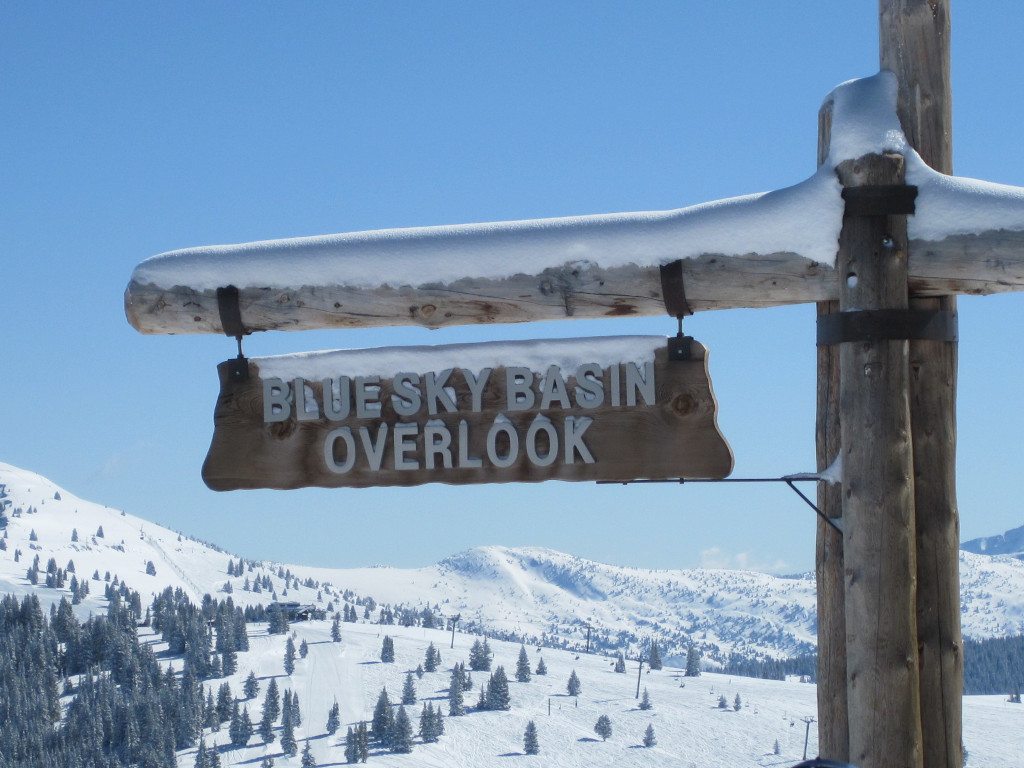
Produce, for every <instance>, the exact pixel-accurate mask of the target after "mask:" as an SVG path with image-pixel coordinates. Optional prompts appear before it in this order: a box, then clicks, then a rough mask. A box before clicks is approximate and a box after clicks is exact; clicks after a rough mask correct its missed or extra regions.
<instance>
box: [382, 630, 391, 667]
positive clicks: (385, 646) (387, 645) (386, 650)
mask: <svg viewBox="0 0 1024 768" xmlns="http://www.w3.org/2000/svg"><path fill="white" fill-rule="evenodd" d="M380 660H381V661H382V662H384V663H385V664H390V663H392V662H393V661H394V660H395V641H394V640H392V639H391V638H390V637H389V636H388V635H384V640H383V641H382V642H381V645H380Z"/></svg>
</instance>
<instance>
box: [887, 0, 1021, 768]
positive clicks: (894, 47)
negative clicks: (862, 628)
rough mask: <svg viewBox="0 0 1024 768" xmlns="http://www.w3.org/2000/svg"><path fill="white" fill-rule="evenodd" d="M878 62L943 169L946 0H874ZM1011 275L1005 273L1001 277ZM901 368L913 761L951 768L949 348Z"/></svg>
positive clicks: (953, 354) (957, 739)
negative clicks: (916, 753)
mask: <svg viewBox="0 0 1024 768" xmlns="http://www.w3.org/2000/svg"><path fill="white" fill-rule="evenodd" d="M879 62H880V65H881V67H882V68H884V69H889V70H891V71H892V72H894V73H895V74H896V77H897V80H898V82H899V89H898V92H897V114H898V115H899V119H900V125H901V127H902V128H903V132H904V134H905V135H906V136H907V138H908V140H909V142H910V145H911V146H912V147H913V148H914V149H915V150H917V152H918V154H920V155H921V157H922V158H923V159H924V161H925V162H926V163H928V165H929V166H931V167H932V168H934V169H935V170H937V171H940V172H941V173H946V174H951V173H953V142H952V134H953V116H952V112H953V110H952V105H953V102H952V95H951V86H950V79H951V78H950V70H951V66H950V3H949V0H883V2H881V3H880V4H879ZM950 240H951V241H952V240H954V238H950ZM941 246H942V247H951V246H952V247H955V248H958V249H963V250H965V251H968V252H970V253H972V255H973V259H971V261H973V262H975V263H979V264H985V266H984V268H983V269H984V270H985V271H988V270H990V269H992V268H995V269H996V270H998V269H1000V268H1002V267H1003V264H1002V263H1001V261H1000V258H999V257H998V256H997V255H994V254H996V253H997V252H999V251H1001V250H1004V249H1007V250H1008V249H1014V248H1015V249H1016V250H1018V251H1024V243H1022V242H1021V237H1020V234H1019V233H1010V232H1004V233H992V236H990V237H989V238H985V239H984V241H982V240H979V239H977V238H973V237H971V236H960V237H957V238H955V242H949V243H943V244H941ZM910 249H911V254H912V255H913V254H915V253H919V254H920V255H921V256H922V257H924V261H925V263H928V264H937V263H940V262H941V261H944V260H945V259H944V258H943V257H942V256H941V255H940V254H939V253H937V249H932V248H929V247H928V246H927V245H925V244H919V243H913V242H912V243H911V244H910ZM946 262H947V264H949V261H948V260H946ZM944 271H946V274H947V275H951V273H950V271H948V270H944ZM973 274H974V273H973V272H971V271H964V272H963V273H961V274H959V275H958V276H957V279H955V280H950V281H949V282H948V284H947V286H946V288H947V290H946V291H945V293H947V294H950V295H945V296H941V295H940V296H938V297H937V298H914V299H912V300H911V304H912V306H914V308H916V309H937V310H944V311H952V312H955V311H956V308H957V299H956V296H955V294H961V293H971V288H972V277H973ZM1018 278H1019V276H1018V277H1014V276H1013V275H1012V274H1008V275H1007V280H1008V281H1009V282H1013V281H1015V280H1017V279H1018ZM915 288H916V286H915V280H911V281H910V291H911V296H914V295H915ZM929 295H935V294H929ZM910 373H911V377H910V387H911V389H910V408H911V430H912V439H913V445H914V488H915V499H914V509H915V528H916V536H917V568H918V570H917V631H918V653H919V658H918V663H919V669H920V685H921V729H922V735H923V750H924V754H923V760H924V765H925V766H927V767H928V768H960V766H961V765H963V750H962V744H963V741H962V739H963V737H962V730H963V726H962V719H963V714H962V707H963V657H962V654H961V648H962V645H963V641H962V636H961V628H960V607H959V595H960V576H959V541H960V535H959V534H960V520H959V510H958V508H957V501H956V380H957V346H956V344H955V343H950V342H934V341H913V342H911V343H910Z"/></svg>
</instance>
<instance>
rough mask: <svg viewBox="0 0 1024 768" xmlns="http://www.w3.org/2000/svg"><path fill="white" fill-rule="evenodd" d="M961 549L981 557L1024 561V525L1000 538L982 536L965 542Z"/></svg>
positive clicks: (1003, 534) (1001, 535)
mask: <svg viewBox="0 0 1024 768" xmlns="http://www.w3.org/2000/svg"><path fill="white" fill-rule="evenodd" d="M960 549H963V550H965V551H967V552H974V553H976V554H979V555H1010V556H1011V557H1015V558H1017V559H1018V560H1024V525H1022V526H1021V527H1020V528H1013V529H1012V530H1009V531H1007V532H1006V533H1001V534H999V535H998V536H982V537H981V538H978V539H971V540H970V541H965V542H964V543H963V544H961V545H960Z"/></svg>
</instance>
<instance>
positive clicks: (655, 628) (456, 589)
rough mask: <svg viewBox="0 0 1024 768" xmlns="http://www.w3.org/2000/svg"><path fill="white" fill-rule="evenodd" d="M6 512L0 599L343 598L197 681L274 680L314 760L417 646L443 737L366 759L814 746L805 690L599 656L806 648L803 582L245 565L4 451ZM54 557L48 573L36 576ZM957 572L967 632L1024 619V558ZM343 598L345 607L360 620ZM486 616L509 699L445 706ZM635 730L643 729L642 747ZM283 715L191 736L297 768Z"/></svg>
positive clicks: (808, 605)
mask: <svg viewBox="0 0 1024 768" xmlns="http://www.w3.org/2000/svg"><path fill="white" fill-rule="evenodd" d="M0 512H2V514H3V516H4V517H5V518H6V522H7V524H6V527H5V529H4V532H3V534H2V536H3V538H2V539H0V542H2V547H0V594H6V593H15V594H17V595H19V596H24V595H27V594H34V595H36V596H38V597H39V599H40V600H41V601H42V602H43V604H44V606H48V605H49V604H52V603H54V602H56V601H59V600H60V598H61V597H62V596H65V597H66V596H69V595H70V581H71V576H74V577H75V579H76V581H77V580H82V581H85V582H86V583H88V584H89V585H90V586H89V594H88V595H87V596H84V597H82V599H81V602H80V604H79V605H78V606H77V608H76V612H77V614H78V615H79V617H81V618H85V617H86V616H88V615H89V613H99V612H104V611H105V610H106V604H107V603H106V600H104V599H103V590H104V587H105V586H106V585H107V584H108V583H112V582H113V581H114V580H115V579H116V580H119V581H122V582H124V583H126V584H127V585H128V586H129V587H130V588H131V589H133V590H137V591H139V592H141V593H142V599H143V605H147V604H148V603H149V602H150V600H151V598H152V596H154V595H156V594H158V593H160V592H161V591H163V589H164V588H165V587H167V586H170V587H172V588H175V589H177V588H180V589H181V590H182V591H183V592H184V593H185V594H186V595H187V596H188V597H189V598H190V599H191V600H192V601H193V602H194V603H196V604H199V603H200V602H202V598H203V595H204V594H207V593H209V594H211V595H213V596H214V597H216V598H218V599H225V598H227V597H229V596H230V597H231V598H232V599H233V600H234V601H235V603H236V604H237V605H248V604H253V605H256V604H263V605H266V604H268V603H270V602H271V601H272V600H273V599H274V598H275V595H276V597H277V599H278V600H281V601H295V602H300V603H308V604H313V605H317V606H320V607H323V608H325V609H327V608H330V609H331V610H338V611H340V610H341V609H342V608H345V610H346V613H347V614H349V615H351V616H352V620H349V621H346V622H344V623H341V624H340V628H341V641H340V642H333V641H332V632H331V622H330V621H329V620H328V621H311V622H296V623H293V624H292V625H291V628H290V629H291V634H290V635H284V634H278V635H270V634H268V632H267V625H266V624H250V625H249V629H248V634H249V644H250V648H249V650H248V651H245V652H241V653H239V654H238V657H237V664H238V666H237V669H236V671H235V672H234V673H233V674H232V675H230V676H229V677H228V678H226V679H225V678H215V679H212V680H208V681H206V682H205V683H204V685H205V687H206V688H207V690H208V691H209V693H210V694H211V695H217V694H218V692H219V689H220V688H221V687H222V686H223V685H224V683H225V682H226V683H227V684H228V685H229V686H230V689H231V694H232V696H233V697H234V698H235V699H237V700H238V701H239V704H240V706H241V707H242V708H243V709H246V710H248V713H249V715H250V717H251V719H252V720H253V721H257V720H259V718H260V714H261V708H262V702H263V697H264V694H265V691H266V689H267V686H269V684H270V681H271V680H274V681H275V682H276V684H277V686H278V687H279V688H280V690H281V691H282V692H283V691H284V690H285V689H287V690H289V691H291V692H293V693H295V694H297V695H298V696H299V700H300V702H301V713H302V723H301V725H299V726H298V727H297V729H296V734H295V735H296V738H297V740H298V748H299V750H300V751H301V750H302V749H303V748H304V747H305V746H306V744H307V743H308V745H309V750H310V753H311V755H312V756H313V757H314V759H315V761H316V763H317V764H318V765H321V766H324V765H340V764H344V763H345V754H344V750H345V733H346V731H347V729H348V727H349V726H352V725H354V724H356V723H358V722H360V721H365V720H370V719H371V717H372V715H373V710H374V706H375V704H376V702H377V699H378V696H379V694H380V691H381V689H382V688H385V687H386V688H387V690H388V692H389V696H390V698H391V700H392V701H393V702H397V701H399V700H400V698H401V695H402V691H403V687H404V686H405V682H406V679H407V677H408V674H409V672H411V671H413V670H415V669H416V667H417V666H419V665H421V664H423V663H424V661H425V655H426V650H427V648H428V646H429V644H431V643H433V644H434V645H435V647H436V648H437V649H439V650H440V652H441V656H442V662H441V665H440V667H439V669H438V671H436V672H427V673H425V674H424V675H423V677H422V678H418V677H416V676H415V675H413V676H412V680H413V681H414V682H413V685H414V687H415V692H416V698H417V701H416V703H415V704H411V705H410V706H409V707H408V714H409V716H410V719H411V720H412V723H413V730H414V731H415V730H416V729H417V726H418V723H419V717H420V713H421V711H422V707H423V705H424V703H425V702H430V703H432V704H433V705H434V706H436V707H438V708H439V709H440V710H441V711H442V712H443V713H444V715H445V718H444V726H445V731H444V735H442V736H441V738H440V740H439V741H438V742H437V743H431V744H426V743H422V742H421V740H420V739H418V738H417V739H415V740H414V742H415V743H414V746H413V751H412V752H411V753H410V754H394V753H391V752H389V751H387V750H386V749H384V748H383V747H380V746H371V759H372V760H373V762H374V763H375V764H380V765H394V766H425V767H430V768H437V767H438V766H474V768H476V767H478V766H479V767H481V768H486V767H487V766H507V765H508V758H509V757H513V756H519V757H521V758H523V759H529V760H533V761H534V762H536V764H538V765H545V766H554V768H561V767H562V766H578V765H587V766H597V767H598V768H600V767H601V766H609V767H610V766H616V767H618V766H641V765H643V766H651V765H681V766H688V767H689V766H692V767H693V768H697V767H698V766H699V767H700V768H716V767H717V766H722V767H723V768H724V767H725V766H734V765H755V766H778V767H780V768H781V767H782V766H789V765H792V764H794V763H796V762H798V761H799V760H800V758H801V757H802V755H803V749H804V739H805V736H807V737H808V738H809V746H808V754H809V755H812V754H814V753H815V751H816V743H817V742H816V739H817V736H816V732H815V726H814V725H811V727H810V729H807V727H806V724H805V720H804V718H811V717H814V716H815V712H816V694H815V687H814V686H813V685H810V684H802V683H796V682H775V681H766V680H756V679H750V678H742V677H737V676H727V675H718V674H713V673H710V672H708V671H705V672H704V674H702V675H701V676H700V677H697V678H685V677H683V676H682V673H681V670H680V669H678V668H673V667H671V666H669V665H666V667H665V668H664V669H663V670H660V671H648V670H646V669H645V670H644V672H643V674H642V675H640V677H639V681H640V686H641V691H643V690H644V689H646V690H647V691H648V694H649V696H650V699H651V701H652V702H653V707H652V708H651V709H649V710H643V709H640V708H639V706H638V700H637V698H636V696H637V681H638V676H637V665H636V662H635V661H630V662H629V663H628V664H627V668H626V672H625V674H618V673H616V672H615V671H614V669H613V664H612V660H611V658H610V657H609V656H608V655H604V653H605V652H607V651H610V650H611V649H613V648H617V647H620V646H622V647H625V648H627V649H633V648H635V646H636V645H637V644H641V643H645V642H646V641H647V639H648V638H651V637H653V638H655V639H657V640H658V641H659V644H660V645H661V648H662V653H663V655H665V656H671V655H672V654H673V653H676V652H678V651H679V650H680V649H681V648H683V647H685V646H686V644H687V643H688V642H689V640H690V639H693V640H694V641H695V642H696V643H697V644H698V645H700V646H702V647H703V648H705V649H706V650H707V651H709V655H710V656H711V657H712V659H711V660H712V661H713V660H714V657H715V656H716V655H717V656H718V657H719V658H721V657H723V656H724V654H725V653H727V652H729V651H737V652H743V653H753V654H762V653H764V654H772V655H785V654H788V653H791V652H793V651H794V650H800V649H810V648H811V647H813V642H814V584H813V580H812V579H811V578H810V577H794V578H780V577H773V576H767V575H764V574H757V573H748V572H740V571H700V570H693V571H649V570H642V569H629V568H617V567H612V566H605V565H601V564H598V563H594V562H591V561H588V560H584V559H581V558H577V557H573V556H571V555H565V554H561V553H558V552H553V551H550V550H545V549H534V548H524V549H508V548H504V547H481V548H478V549H473V550H470V551H468V552H463V553H460V554H457V555H454V556H452V557H450V558H447V559H446V560H444V561H442V562H440V563H438V564H437V565H434V566H431V567H428V568H421V569H411V570H401V569H394V568H386V567H377V568H364V569H352V570H332V569H318V568H306V567H303V566H298V565H283V564H279V563H258V562H251V561H242V560H241V559H240V558H238V557H237V556H235V555H232V554H229V553H227V552H224V551H222V550H220V549H219V548H217V547H214V546H210V545H207V544H203V543H201V542H197V541H194V540H190V539H188V538H187V537H185V536H182V535H179V534H177V533H174V532H172V531H169V530H167V529H166V528H162V527H160V526H157V525H154V524H153V523H150V522H148V521H146V520H143V519H141V518H138V517H135V516H133V515H128V514H125V513H122V512H119V511H117V510H113V509H110V508H108V507H104V506H102V505H99V504H94V503H91V502H87V501H83V500H81V499H78V498H76V497H74V496H73V495H72V494H70V493H68V492H67V491H65V490H64V489H61V488H59V487H57V486H56V485H54V484H53V483H51V482H49V481H48V480H46V479H44V478H42V477H40V476H38V475H36V474H33V473H31V472H27V471H24V470H20V469H16V468H14V467H11V466H9V465H5V464H0ZM101 529H102V535H101ZM37 556H38V562H39V569H40V574H39V578H38V581H39V583H38V584H36V585H33V584H31V583H30V581H29V580H28V578H27V573H26V572H27V570H28V569H29V568H30V567H31V566H32V564H33V561H34V560H35V558H36V557H37ZM50 561H53V565H52V569H53V572H51V573H48V572H47V564H48V563H50ZM72 568H73V570H72ZM229 568H230V570H231V571H232V575H229V574H228V570H229ZM57 571H59V572H60V573H61V574H63V576H64V578H65V579H66V583H65V585H64V586H63V587H56V586H51V587H47V586H45V579H46V578H47V577H48V576H49V577H50V578H51V579H53V578H55V577H56V572H57ZM961 572H962V575H963V590H962V591H963V599H962V603H963V610H964V628H965V634H968V635H969V636H973V637H985V636H992V635H999V634H1010V633H1016V632H1020V631H1021V630H1022V628H1024V612H1022V610H1021V607H1022V600H1024V598H1022V595H1024V562H1021V561H1019V560H1015V559H1013V558H1009V557H994V558H993V557H986V556H983V555H975V554H970V553H962V555H961ZM108 573H109V577H108ZM108 578H109V582H108ZM229 585H230V586H229ZM247 587H248V588H247ZM257 589H258V590H259V591H257ZM371 597H372V600H371V599H370V598H371ZM356 606H358V617H359V619H358V621H354V619H355V618H356V617H355V615H354V614H355V613H356V612H357V609H356ZM382 606H387V608H386V609H385V608H382ZM424 609H429V610H427V611H424ZM382 610H388V611H391V612H393V613H394V614H395V616H396V617H399V618H400V617H401V616H402V615H403V614H405V615H412V612H413V610H415V611H416V612H417V613H418V615H419V616H421V617H422V616H424V615H425V614H426V613H429V614H430V615H431V616H432V617H433V618H434V619H437V620H441V619H442V618H447V617H451V616H453V615H456V614H460V615H461V620H460V622H459V624H458V631H456V632H454V633H453V632H450V631H446V630H443V629H440V628H436V629H434V628H429V627H424V626H405V627H403V626H400V625H398V624H395V625H383V626H382V625H381V624H378V623H374V622H375V621H377V620H379V618H380V615H381V611H382ZM364 615H365V616H368V619H363V616H364ZM588 622H589V624H590V626H591V628H592V629H591V647H592V651H593V652H592V653H589V654H587V653H583V652H581V649H582V647H583V646H584V644H585V642H586V625H587V623H588ZM481 630H486V632H487V634H489V635H491V637H492V639H491V640H490V647H491V650H492V653H493V660H492V670H493V669H494V668H495V667H496V666H497V665H501V666H503V667H504V669H505V670H506V672H507V674H508V676H509V678H510V680H511V681H512V682H510V684H509V688H510V693H511V708H510V709H509V710H508V711H475V710H474V705H475V704H476V702H477V698H478V696H479V689H480V686H481V685H483V684H485V683H486V682H487V680H488V676H489V673H487V672H474V673H473V685H474V690H472V691H467V692H466V694H465V702H466V707H467V713H466V715H464V716H461V717H448V713H449V709H448V700H447V699H448V688H449V681H450V674H451V668H452V666H453V665H454V664H455V663H458V662H466V661H467V660H468V659H469V650H470V647H471V645H472V644H473V642H474V641H475V640H476V637H477V632H479V631H481ZM511 634H515V635H518V636H526V637H529V638H534V637H536V638H537V639H538V640H543V641H544V643H546V644H548V645H546V646H545V647H541V643H540V642H537V641H531V642H528V644H527V645H526V649H527V654H528V657H529V662H530V667H531V669H532V670H533V674H532V676H531V680H530V681H529V682H517V681H515V669H516V662H517V657H518V655H519V652H520V647H521V646H520V644H519V643H518V642H503V641H502V640H499V639H493V638H494V637H496V636H501V635H504V636H509V635H511ZM385 635H387V636H389V637H391V638H392V639H393V642H394V651H395V661H394V663H382V662H381V649H382V645H383V638H384V636H385ZM289 636H292V637H293V638H294V642H295V645H296V646H299V645H300V644H301V643H302V642H303V641H305V643H306V647H307V649H308V654H307V655H306V657H305V658H300V659H298V660H297V661H296V663H295V664H296V666H295V668H294V671H293V672H292V673H291V674H287V673H286V672H285V668H284V664H285V661H284V659H285V645H286V642H287V639H288V637H289ZM140 640H141V641H142V642H144V643H148V644H151V645H152V646H153V647H154V650H156V651H157V653H158V654H160V656H159V658H160V659H161V664H164V665H166V664H171V665H173V666H174V667H175V668H176V669H178V670H179V671H180V669H181V667H182V660H181V658H180V657H170V656H167V655H166V651H165V647H166V646H165V644H164V643H163V642H162V641H161V640H160V637H159V636H158V635H156V634H153V633H152V631H151V630H149V629H147V628H140ZM452 644H454V648H453V647H451V646H452ZM551 646H555V647H551ZM566 646H569V647H568V648H567V647H566ZM627 656H628V657H632V658H635V656H632V655H631V654H629V653H627ZM540 659H543V660H544V663H545V665H546V667H547V674H545V675H537V674H536V668H537V664H538V662H539V660H540ZM705 661H708V659H707V657H706V658H705ZM573 671H575V672H576V673H577V675H578V677H579V678H580V681H581V683H582V691H581V693H580V695H579V696H578V697H573V696H569V695H568V693H567V691H566V683H567V681H568V679H569V676H570V674H571V673H572V672H573ZM250 673H253V674H254V675H255V676H256V678H258V680H259V684H260V693H258V694H257V695H256V696H255V697H253V698H247V697H246V696H245V695H244V694H243V692H242V691H243V683H244V681H245V679H246V678H247V677H248V676H249V674H250ZM72 696H73V694H72ZM65 698H66V700H67V701H69V700H70V697H65ZM67 701H66V702H65V703H67ZM334 702H337V703H338V706H339V714H340V723H341V727H340V730H338V732H337V733H335V734H328V733H327V732H326V731H327V729H326V722H327V715H328V710H329V709H330V707H331V706H332V704H333V703H334ZM737 703H739V705H740V706H739V708H738V709H737V708H736V706H735V705H736V704H737ZM723 704H724V706H722V705H723ZM395 711H397V706H396V708H395ZM1022 712H1024V710H1021V708H1020V705H1016V704H1010V703H1008V702H1007V701H1006V697H1005V696H969V697H966V698H965V701H964V741H965V744H966V746H967V749H968V751H969V753H970V761H969V765H980V766H987V767H988V768H1002V767H1003V766H1007V767H1008V766H1013V765H1018V764H1019V750H1018V749H1017V748H1016V744H1015V741H1014V740H1013V739H1006V738H1005V734H1006V733H1012V732H1015V730H1016V729H1018V728H1019V722H1020V717H1021V713H1022ZM601 715H607V716H608V717H609V718H610V721H611V728H612V732H611V736H610V737H609V738H608V739H607V741H604V740H602V739H601V738H600V736H598V734H597V733H595V731H594V726H595V723H596V721H597V719H598V717H599V716H601ZM531 720H532V721H534V722H535V724H536V728H537V732H538V739H539V744H540V754H539V756H538V757H536V758H527V757H526V756H525V755H524V752H523V749H524V745H523V734H524V730H525V728H526V724H527V722H528V721H531ZM648 726H651V727H652V728H653V732H654V736H655V737H656V740H657V743H656V744H655V745H652V746H649V747H644V746H642V740H643V737H644V734H645V732H646V729H647V727H648ZM282 727H283V726H281V725H278V726H276V729H277V730H276V740H275V741H273V742H271V743H269V744H264V743H263V742H262V740H261V738H260V737H258V736H253V737H252V738H251V739H250V740H249V742H248V743H247V745H246V746H245V747H242V748H238V749H233V748H231V747H230V746H229V735H228V732H227V728H226V726H222V727H221V728H220V729H219V730H218V731H213V730H212V729H210V728H207V729H206V731H205V733H204V744H205V745H206V747H210V748H212V747H214V745H217V750H218V752H219V754H220V758H221V761H222V765H225V766H227V765H253V766H255V765H259V764H261V761H262V760H263V758H264V757H266V756H270V757H273V759H274V760H275V765H277V766H278V767H279V768H280V767H281V766H298V765H300V762H301V757H300V756H295V757H288V756H285V755H283V754H282V749H281V740H280V736H281V735H282V734H281V729H282ZM776 744H777V745H778V752H776ZM538 761H539V762H538ZM195 762H196V749H195V748H189V749H184V750H181V751H180V752H179V753H178V765H179V767H180V768H191V767H192V766H193V765H194V764H195Z"/></svg>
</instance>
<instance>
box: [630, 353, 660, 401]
mask: <svg viewBox="0 0 1024 768" xmlns="http://www.w3.org/2000/svg"><path fill="white" fill-rule="evenodd" d="M637 392H639V393H640V396H641V397H643V399H644V403H645V404H647V405H654V363H652V362H650V361H648V362H646V363H644V372H643V373H640V366H638V365H637V364H636V363H626V405H631V406H632V405H636V393H637Z"/></svg>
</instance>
